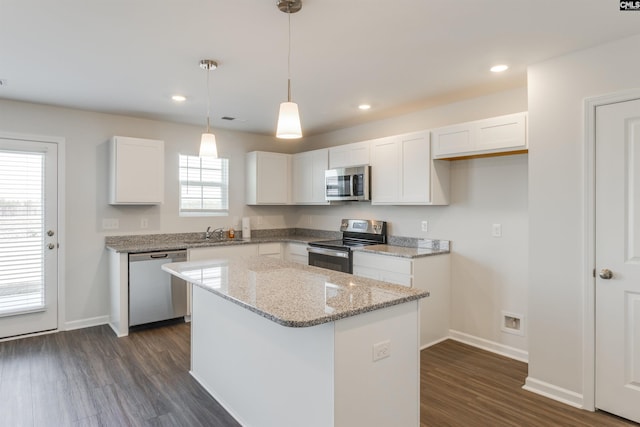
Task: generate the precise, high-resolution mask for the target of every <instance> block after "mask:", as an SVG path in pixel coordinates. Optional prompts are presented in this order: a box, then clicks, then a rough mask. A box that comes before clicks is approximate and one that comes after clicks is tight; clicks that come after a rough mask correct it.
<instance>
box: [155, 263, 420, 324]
mask: <svg viewBox="0 0 640 427" xmlns="http://www.w3.org/2000/svg"><path fill="white" fill-rule="evenodd" d="M162 269H163V270H165V271H167V272H169V273H171V274H173V275H176V276H178V277H180V278H182V279H184V280H186V281H188V282H191V283H193V284H194V285H196V286H199V287H201V288H203V289H206V290H208V291H210V292H212V293H214V294H216V295H218V296H220V297H221V298H224V299H227V300H229V301H231V302H232V303H235V304H238V305H240V306H242V307H244V308H246V309H247V310H250V311H252V312H254V313H256V314H259V315H260V316H263V317H265V318H267V319H269V320H271V321H273V322H276V323H278V324H280V325H282V326H287V327H309V326H315V325H319V324H322V323H327V322H333V321H336V320H339V319H343V318H345V317H351V316H355V315H358V314H361V313H366V312H370V311H374V310H379V309H381V308H385V307H389V306H393V305H397V304H403V303H406V302H410V301H414V300H418V299H420V298H425V297H427V296H429V292H427V291H423V290H418V289H415V288H409V287H405V286H400V285H393V284H390V283H386V282H381V281H378V280H372V279H366V278H363V277H358V276H353V275H351V274H346V273H340V272H337V271H333V270H327V269H324V268H318V267H311V266H306V265H301V264H296V263H293V262H288V261H281V260H277V259H273V258H268V257H237V258H228V259H217V260H208V261H198V262H177V263H170V264H164V265H163V266H162Z"/></svg>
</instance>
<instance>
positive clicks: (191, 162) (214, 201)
mask: <svg viewBox="0 0 640 427" xmlns="http://www.w3.org/2000/svg"><path fill="white" fill-rule="evenodd" d="M228 212H229V160H228V159H213V158H207V157H197V156H186V155H182V154H181V155H180V214H181V215H226V214H228Z"/></svg>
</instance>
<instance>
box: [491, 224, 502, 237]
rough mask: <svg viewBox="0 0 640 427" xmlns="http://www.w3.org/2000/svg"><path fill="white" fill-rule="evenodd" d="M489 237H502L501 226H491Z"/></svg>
mask: <svg viewBox="0 0 640 427" xmlns="http://www.w3.org/2000/svg"><path fill="white" fill-rule="evenodd" d="M491 235H492V236H493V237H502V224H492V225H491Z"/></svg>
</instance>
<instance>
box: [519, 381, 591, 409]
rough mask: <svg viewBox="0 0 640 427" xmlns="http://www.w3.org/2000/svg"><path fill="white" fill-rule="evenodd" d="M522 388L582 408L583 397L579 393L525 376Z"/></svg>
mask: <svg viewBox="0 0 640 427" xmlns="http://www.w3.org/2000/svg"><path fill="white" fill-rule="evenodd" d="M522 388H523V389H524V390H527V391H530V392H532V393H536V394H539V395H541V396H544V397H547V398H549V399H553V400H557V401H558V402H561V403H564V404H566V405H569V406H573V407H575V408H579V409H584V398H583V396H582V395H581V394H580V393H576V392H575V391H571V390H567V389H565V388H562V387H558V386H555V385H553V384H549V383H547V382H544V381H540V380H537V379H535V378H531V377H527V379H526V380H525V382H524V385H523V386H522Z"/></svg>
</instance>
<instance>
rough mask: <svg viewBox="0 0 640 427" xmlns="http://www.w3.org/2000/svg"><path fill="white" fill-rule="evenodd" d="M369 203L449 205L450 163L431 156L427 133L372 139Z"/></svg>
mask: <svg viewBox="0 0 640 427" xmlns="http://www.w3.org/2000/svg"><path fill="white" fill-rule="evenodd" d="M371 195H372V196H371V204H374V205H447V204H449V164H448V163H447V162H440V161H434V160H432V159H431V154H430V145H429V132H428V131H423V132H416V133H411V134H406V135H399V136H392V137H388V138H380V139H376V140H373V141H371Z"/></svg>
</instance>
